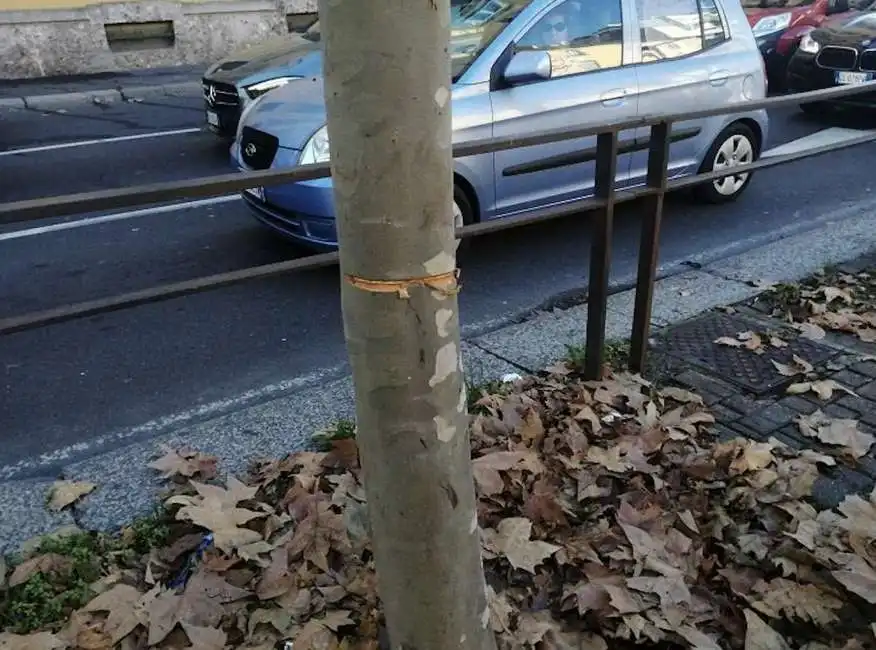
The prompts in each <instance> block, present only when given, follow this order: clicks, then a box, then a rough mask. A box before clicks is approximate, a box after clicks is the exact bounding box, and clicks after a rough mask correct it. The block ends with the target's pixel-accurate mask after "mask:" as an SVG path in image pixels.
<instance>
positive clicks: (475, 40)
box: [301, 0, 532, 81]
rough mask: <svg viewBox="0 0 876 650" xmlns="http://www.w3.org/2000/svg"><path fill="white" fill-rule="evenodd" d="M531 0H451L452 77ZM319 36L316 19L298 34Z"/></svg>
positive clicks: (473, 58) (313, 38)
mask: <svg viewBox="0 0 876 650" xmlns="http://www.w3.org/2000/svg"><path fill="white" fill-rule="evenodd" d="M531 2H532V0H451V3H450V65H451V72H452V74H453V80H454V81H456V80H457V79H459V77H460V76H461V75H462V73H463V72H465V70H466V69H467V68H468V66H470V65H471V63H472V61H474V60H475V59H476V58H477V57H478V55H479V54H480V53H481V52H483V51H484V49H485V48H486V47H487V46H488V45H489V44H490V43H492V42H493V39H495V38H496V37H497V36H498V35H499V34H500V33H501V32H502V30H503V29H504V28H505V27H506V26H507V25H508V23H510V22H511V21H512V20H514V18H515V16H517V14H519V13H520V12H521V11H523V9H525V8H526V7H527V5H529V4H530V3H531ZM301 37H302V38H306V39H307V40H309V41H313V42H318V41H319V40H320V31H319V21H317V22H315V23H313V24H312V25H311V26H310V27H308V28H307V30H306V31H305V32H303V33H302V34H301Z"/></svg>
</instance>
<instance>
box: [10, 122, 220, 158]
mask: <svg viewBox="0 0 876 650" xmlns="http://www.w3.org/2000/svg"><path fill="white" fill-rule="evenodd" d="M189 133H206V131H204V129H202V128H200V127H191V128H188V129H173V130H172V131H153V132H151V133H137V134H136V135H119V136H116V137H113V138H97V139H94V140H78V141H76V142H63V143H60V144H47V145H43V146H40V147H22V148H21V149H10V150H9V151H0V158H2V157H4V156H23V155H25V154H29V153H42V152H44V151H57V150H59V149H74V148H76V147H91V146H94V145H96V144H113V143H116V142H131V141H132V140H148V139H150V138H166V137H168V136H171V135H187V134H189Z"/></svg>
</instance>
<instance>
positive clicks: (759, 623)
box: [745, 609, 791, 650]
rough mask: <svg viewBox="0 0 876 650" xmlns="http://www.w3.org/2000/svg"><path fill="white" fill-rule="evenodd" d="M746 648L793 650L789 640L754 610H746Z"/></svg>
mask: <svg viewBox="0 0 876 650" xmlns="http://www.w3.org/2000/svg"><path fill="white" fill-rule="evenodd" d="M745 623H746V627H745V650H791V646H789V645H788V642H787V641H785V639H784V638H783V637H782V636H781V635H780V634H779V633H778V632H776V631H775V630H774V629H773V628H771V627H770V626H769V625H767V624H766V623H764V622H763V619H761V618H760V617H759V616H758V615H757V614H755V613H754V612H753V611H752V610H750V609H746V610H745Z"/></svg>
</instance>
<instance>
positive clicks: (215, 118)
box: [207, 111, 219, 128]
mask: <svg viewBox="0 0 876 650" xmlns="http://www.w3.org/2000/svg"><path fill="white" fill-rule="evenodd" d="M207 124H209V125H210V126H215V127H217V128H218V127H219V115H217V114H216V113H214V112H213V111H207Z"/></svg>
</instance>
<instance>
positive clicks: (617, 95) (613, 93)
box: [599, 88, 627, 106]
mask: <svg viewBox="0 0 876 650" xmlns="http://www.w3.org/2000/svg"><path fill="white" fill-rule="evenodd" d="M626 96H627V90H626V88H615V89H614V90H609V91H606V92H604V93H602V96H601V97H600V98H599V99H600V100H601V101H602V105H603V106H620V105H621V104H623V103H624V99H625V98H626Z"/></svg>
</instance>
